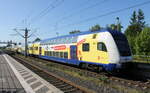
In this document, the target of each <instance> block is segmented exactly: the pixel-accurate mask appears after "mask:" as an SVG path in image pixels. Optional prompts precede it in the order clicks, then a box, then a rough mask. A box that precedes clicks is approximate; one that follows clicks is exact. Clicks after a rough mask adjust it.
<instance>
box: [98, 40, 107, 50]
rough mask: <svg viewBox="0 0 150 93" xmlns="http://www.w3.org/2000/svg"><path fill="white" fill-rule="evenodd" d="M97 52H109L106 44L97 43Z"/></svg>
mask: <svg viewBox="0 0 150 93" xmlns="http://www.w3.org/2000/svg"><path fill="white" fill-rule="evenodd" d="M97 50H100V51H105V52H107V48H106V46H105V44H104V43H103V42H98V43H97Z"/></svg>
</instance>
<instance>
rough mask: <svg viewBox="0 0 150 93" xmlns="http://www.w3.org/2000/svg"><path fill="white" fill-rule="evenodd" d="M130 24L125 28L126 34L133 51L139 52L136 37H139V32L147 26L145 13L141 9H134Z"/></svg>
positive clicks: (134, 52)
mask: <svg viewBox="0 0 150 93" xmlns="http://www.w3.org/2000/svg"><path fill="white" fill-rule="evenodd" d="M129 22H130V25H129V26H128V27H127V29H126V30H125V35H126V36H127V39H128V41H129V45H130V47H131V50H132V53H133V54H137V46H136V41H137V40H136V38H138V37H139V34H140V33H141V32H142V29H144V27H145V21H144V13H143V11H142V10H141V9H139V10H138V14H137V13H136V11H133V14H132V16H131V18H130V21H129Z"/></svg>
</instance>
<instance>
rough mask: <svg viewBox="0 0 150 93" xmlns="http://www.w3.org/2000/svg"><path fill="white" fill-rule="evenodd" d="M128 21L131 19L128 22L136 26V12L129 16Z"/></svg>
mask: <svg viewBox="0 0 150 93" xmlns="http://www.w3.org/2000/svg"><path fill="white" fill-rule="evenodd" d="M130 19H131V21H130V24H131V25H135V24H137V14H136V11H133V14H132V16H131V18H130Z"/></svg>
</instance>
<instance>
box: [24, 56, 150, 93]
mask: <svg viewBox="0 0 150 93" xmlns="http://www.w3.org/2000/svg"><path fill="white" fill-rule="evenodd" d="M31 58H32V57H31ZM24 60H27V59H24ZM28 61H31V60H28ZM35 61H36V62H37V61H40V62H42V61H44V62H43V64H47V63H49V62H50V61H46V60H42V59H36V60H32V62H35ZM52 64H56V65H57V66H58V67H62V66H63V67H62V68H66V69H68V70H73V71H75V72H81V73H84V75H85V76H88V77H94V78H100V77H106V78H107V82H111V83H113V84H116V83H117V84H120V85H124V86H127V87H131V88H136V89H140V90H149V89H150V81H149V80H148V81H147V82H143V81H134V80H128V79H124V78H120V77H117V76H112V75H110V74H108V73H104V72H102V73H97V72H93V71H88V70H85V69H80V68H77V67H72V66H67V65H62V64H59V63H54V62H52Z"/></svg>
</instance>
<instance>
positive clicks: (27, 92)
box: [3, 54, 35, 93]
mask: <svg viewBox="0 0 150 93" xmlns="http://www.w3.org/2000/svg"><path fill="white" fill-rule="evenodd" d="M3 57H4V58H5V60H6V61H7V63H8V64H9V66H10V67H11V69H12V70H13V72H14V73H15V75H16V77H17V78H18V80H19V81H20V83H21V85H22V87H23V88H24V90H25V91H26V93H35V92H34V90H33V89H32V88H31V87H30V86H29V85H28V84H27V82H25V80H24V79H23V77H22V76H21V75H20V73H19V72H18V71H17V70H16V69H15V67H14V66H13V65H12V64H11V62H10V60H9V59H8V58H7V57H6V55H5V54H4V55H3Z"/></svg>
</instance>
